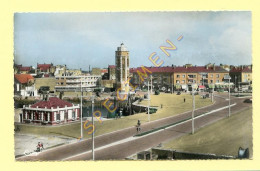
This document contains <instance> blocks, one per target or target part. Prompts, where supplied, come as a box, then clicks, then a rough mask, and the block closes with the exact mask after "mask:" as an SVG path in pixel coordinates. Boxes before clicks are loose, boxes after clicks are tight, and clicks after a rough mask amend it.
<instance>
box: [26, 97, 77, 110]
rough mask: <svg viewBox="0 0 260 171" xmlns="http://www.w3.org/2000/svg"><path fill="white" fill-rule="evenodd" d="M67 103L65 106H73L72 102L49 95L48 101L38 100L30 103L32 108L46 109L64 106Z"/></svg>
mask: <svg viewBox="0 0 260 171" xmlns="http://www.w3.org/2000/svg"><path fill="white" fill-rule="evenodd" d="M66 105H67V107H71V106H73V105H72V103H70V102H67V101H64V100H61V99H59V98H58V97H50V98H49V100H48V101H40V102H37V103H35V104H33V105H31V107H32V108H37V106H38V108H45V107H46V108H47V109H51V108H52V107H53V108H57V107H59V108H64V107H65V106H66Z"/></svg>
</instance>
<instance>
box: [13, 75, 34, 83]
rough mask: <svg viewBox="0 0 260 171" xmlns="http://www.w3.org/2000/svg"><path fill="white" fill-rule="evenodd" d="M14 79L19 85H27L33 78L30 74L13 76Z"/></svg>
mask: <svg viewBox="0 0 260 171" xmlns="http://www.w3.org/2000/svg"><path fill="white" fill-rule="evenodd" d="M14 78H15V79H16V80H17V81H19V82H20V83H21V84H25V83H28V82H29V81H30V80H34V78H33V76H31V75H30V74H15V75H14Z"/></svg>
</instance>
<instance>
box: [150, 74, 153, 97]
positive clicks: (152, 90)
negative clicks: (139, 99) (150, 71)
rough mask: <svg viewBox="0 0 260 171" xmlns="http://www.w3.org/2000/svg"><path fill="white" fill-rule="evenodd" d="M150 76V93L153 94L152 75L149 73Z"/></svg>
mask: <svg viewBox="0 0 260 171" xmlns="http://www.w3.org/2000/svg"><path fill="white" fill-rule="evenodd" d="M150 78H151V94H153V76H152V75H151V76H150Z"/></svg>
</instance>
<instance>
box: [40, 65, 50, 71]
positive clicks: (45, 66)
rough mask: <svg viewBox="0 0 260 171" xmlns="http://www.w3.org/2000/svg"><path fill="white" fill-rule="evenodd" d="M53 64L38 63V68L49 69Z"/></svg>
mask: <svg viewBox="0 0 260 171" xmlns="http://www.w3.org/2000/svg"><path fill="white" fill-rule="evenodd" d="M51 66H52V64H37V69H40V70H41V71H47V70H48V69H49V68H51Z"/></svg>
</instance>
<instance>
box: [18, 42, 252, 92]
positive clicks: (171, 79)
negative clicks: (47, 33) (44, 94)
mask: <svg viewBox="0 0 260 171" xmlns="http://www.w3.org/2000/svg"><path fill="white" fill-rule="evenodd" d="M129 65H130V57H129V51H128V49H127V48H126V46H125V45H124V44H123V43H122V44H121V45H120V46H119V47H117V50H116V51H115V65H108V68H92V70H90V66H89V71H83V70H81V69H69V68H67V66H66V65H56V66H54V65H53V64H52V63H51V64H37V67H36V69H34V68H33V67H24V66H22V65H14V71H15V92H19V93H17V94H21V95H23V96H30V95H33V96H35V95H36V94H37V93H36V90H35V88H34V87H33V83H34V78H39V77H40V78H42V77H51V78H53V80H55V82H56V84H55V88H54V90H55V91H75V90H76V89H79V88H81V87H82V88H83V89H84V91H93V89H94V88H96V87H102V88H113V89H116V88H120V89H121V91H128V89H129V85H128V84H125V82H127V80H130V82H131V84H133V85H135V86H138V87H139V88H144V87H147V81H148V77H149V81H151V82H152V85H153V87H154V88H155V89H160V90H162V91H165V90H169V89H171V90H175V89H178V90H180V89H182V90H189V89H190V87H191V85H192V84H193V85H194V84H195V85H197V87H198V88H199V87H200V88H205V87H209V88H212V87H216V88H219V87H225V86H227V85H228V83H227V80H225V79H224V78H225V77H226V76H228V75H230V76H231V84H232V85H235V87H240V86H241V85H247V86H251V84H252V65H242V66H228V65H215V64H207V65H205V66H196V65H195V66H194V65H192V64H186V65H183V66H175V65H172V66H163V67H146V69H148V70H149V71H150V73H149V72H147V74H148V77H147V78H145V81H142V80H140V78H139V75H138V72H139V73H140V72H143V70H142V68H141V67H137V68H130V67H129ZM39 75H40V76H39ZM150 79H151V80H150ZM16 90H17V91H16Z"/></svg>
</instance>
